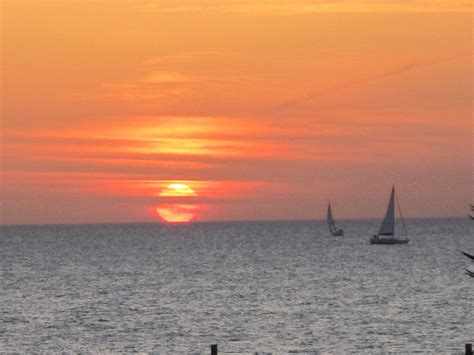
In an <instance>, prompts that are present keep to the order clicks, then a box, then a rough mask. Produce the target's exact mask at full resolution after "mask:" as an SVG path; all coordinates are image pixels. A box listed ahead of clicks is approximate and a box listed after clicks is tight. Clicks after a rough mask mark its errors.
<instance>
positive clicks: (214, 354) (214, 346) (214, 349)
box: [211, 344, 472, 355]
mask: <svg viewBox="0 0 474 355" xmlns="http://www.w3.org/2000/svg"><path fill="white" fill-rule="evenodd" d="M466 349H467V345H466ZM466 351H467V350H466ZM211 355H217V344H212V345H211ZM471 355H472V354H471Z"/></svg>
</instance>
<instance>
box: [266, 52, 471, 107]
mask: <svg viewBox="0 0 474 355" xmlns="http://www.w3.org/2000/svg"><path fill="white" fill-rule="evenodd" d="M470 55H471V54H470V53H469V54H466V53H461V54H455V55H451V56H444V57H436V58H428V59H418V60H414V61H411V62H408V63H404V64H400V65H398V66H395V67H393V68H391V69H388V70H386V71H385V72H381V73H378V74H377V73H376V74H372V75H368V76H366V77H363V78H356V79H353V80H351V81H347V82H345V83H340V84H337V85H334V86H333V87H331V88H328V89H326V90H324V91H319V92H315V93H310V94H306V95H303V96H300V97H297V98H293V99H291V100H287V101H285V102H283V103H280V104H278V105H276V106H275V107H274V110H275V111H276V112H279V113H281V112H282V111H286V110H291V109H294V108H296V107H298V106H301V105H304V104H305V103H308V102H310V101H313V100H316V99H318V98H319V97H323V96H327V95H331V94H334V93H339V92H341V91H345V90H349V89H352V88H354V87H358V86H361V85H365V84H368V83H372V82H377V81H381V80H384V79H389V78H392V77H396V76H399V75H401V74H405V73H408V72H411V71H415V70H418V69H424V68H428V67H431V66H434V65H437V64H441V63H446V62H450V61H453V60H455V59H458V58H461V57H466V56H470Z"/></svg>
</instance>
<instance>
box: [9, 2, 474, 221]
mask: <svg viewBox="0 0 474 355" xmlns="http://www.w3.org/2000/svg"><path fill="white" fill-rule="evenodd" d="M471 2H472V1H469V0H390V1H389V0H338V1H336V0H318V1H310V0H292V1H288V0H265V1H254V2H252V1H248V0H232V1H217V0H181V1H179V2H178V1H174V2H173V1H166V0H153V1H150V0H133V1H122V2H121V6H115V5H114V3H113V2H110V1H83V2H78V1H14V0H10V1H8V0H7V1H3V2H2V3H1V5H0V7H1V10H2V45H1V50H2V69H4V70H3V71H2V89H3V90H1V97H0V101H1V102H2V113H1V115H2V128H1V129H0V193H1V203H0V223H14V224H16V223H19V224H21V223H40V224H41V223H57V222H61V223H68V222H71V223H76V222H79V223H82V222H109V221H110V222H125V221H126V222H143V221H150V222H151V221H153V220H155V219H157V218H160V219H162V220H165V221H173V222H185V221H190V220H192V219H193V218H196V217H199V220H201V221H205V220H241V219H244V220H249V219H279V218H282V219H290V218H295V219H301V218H314V217H317V215H318V213H317V212H316V211H315V208H316V206H325V205H326V201H327V199H331V200H339V201H344V208H345V210H344V209H342V210H340V212H339V213H341V214H342V215H343V216H347V217H357V218H358V217H372V216H379V214H380V209H379V207H378V206H377V205H376V204H375V203H373V202H374V201H373V200H371V199H369V198H367V197H368V196H369V195H370V196H374V199H375V196H380V195H382V196H383V194H384V193H385V191H386V189H387V181H390V184H391V183H395V184H396V185H397V186H398V185H400V188H402V187H403V188H405V189H406V191H405V193H404V191H400V192H401V193H402V195H408V196H411V198H412V201H407V202H406V205H408V206H409V208H412V210H411V211H410V210H408V211H407V212H406V213H407V215H411V216H418V215H422V216H426V217H430V216H451V215H463V214H464V212H465V211H464V209H465V206H466V204H467V203H468V202H470V201H468V200H466V199H467V198H468V197H467V196H466V193H465V191H469V189H471V185H472V179H471V175H472V174H471V166H472V151H471V150H470V149H467V148H468V147H471V143H472V134H471V132H472V130H471V126H472V4H471ZM123 19H127V21H126V22H124V21H123ZM209 24H219V26H218V27H219V30H218V31H216V30H215V27H213V26H209ZM275 34H278V35H277V36H275ZM3 118H4V119H3ZM382 172H383V173H382ZM433 191H436V192H437V193H436V194H433V193H432V192H433ZM72 201H73V203H72ZM44 206H48V208H44ZM320 212H321V214H320V217H322V216H324V215H325V211H324V210H323V211H320Z"/></svg>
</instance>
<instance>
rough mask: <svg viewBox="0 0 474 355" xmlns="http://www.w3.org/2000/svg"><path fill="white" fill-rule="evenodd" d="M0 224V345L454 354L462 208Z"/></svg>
mask: <svg viewBox="0 0 474 355" xmlns="http://www.w3.org/2000/svg"><path fill="white" fill-rule="evenodd" d="M340 225H342V226H343V227H345V229H346V236H345V237H328V233H327V227H326V224H325V223H323V222H311V221H302V222H250V223H249V222H234V223H195V224H191V225H181V226H180V225H178V226H166V225H161V224H135V225H134V224H130V225H125V224H124V225H118V224H116V225H112V224H110V225H62V226H3V227H0V350H1V351H8V352H11V351H18V352H46V351H49V352H59V351H90V352H118V351H125V352H134V351H142V352H148V351H154V352H159V353H201V352H203V353H209V345H210V344H212V343H218V344H219V352H221V353H232V352H234V353H253V352H257V351H260V352H262V351H266V352H273V353H288V352H293V353H294V352H305V353H318V352H319V353H341V352H362V353H379V352H382V351H390V352H402V353H411V352H417V351H420V352H426V353H434V352H440V353H462V352H463V350H464V344H465V343H467V342H474V279H471V278H469V277H468V276H467V275H465V274H464V268H470V269H471V270H474V263H471V262H470V261H469V260H468V259H467V258H465V257H464V256H462V254H461V253H460V251H461V250H465V251H468V252H471V253H474V236H473V233H472V229H471V228H472V226H474V222H473V223H471V221H469V220H468V219H431V220H430V219H425V220H408V221H407V228H408V230H409V234H410V238H411V240H410V244H408V245H394V246H380V245H379V246H371V245H369V238H370V235H371V233H373V232H376V230H377V227H378V226H379V225H380V221H341V222H340Z"/></svg>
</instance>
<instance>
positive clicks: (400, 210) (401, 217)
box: [395, 196, 408, 238]
mask: <svg viewBox="0 0 474 355" xmlns="http://www.w3.org/2000/svg"><path fill="white" fill-rule="evenodd" d="M395 198H396V199H397V207H398V213H400V219H401V220H402V225H403V230H404V231H405V236H406V237H407V238H408V233H407V229H406V227H405V221H404V220H403V215H402V209H401V208H400V202H398V197H396V196H395Z"/></svg>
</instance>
